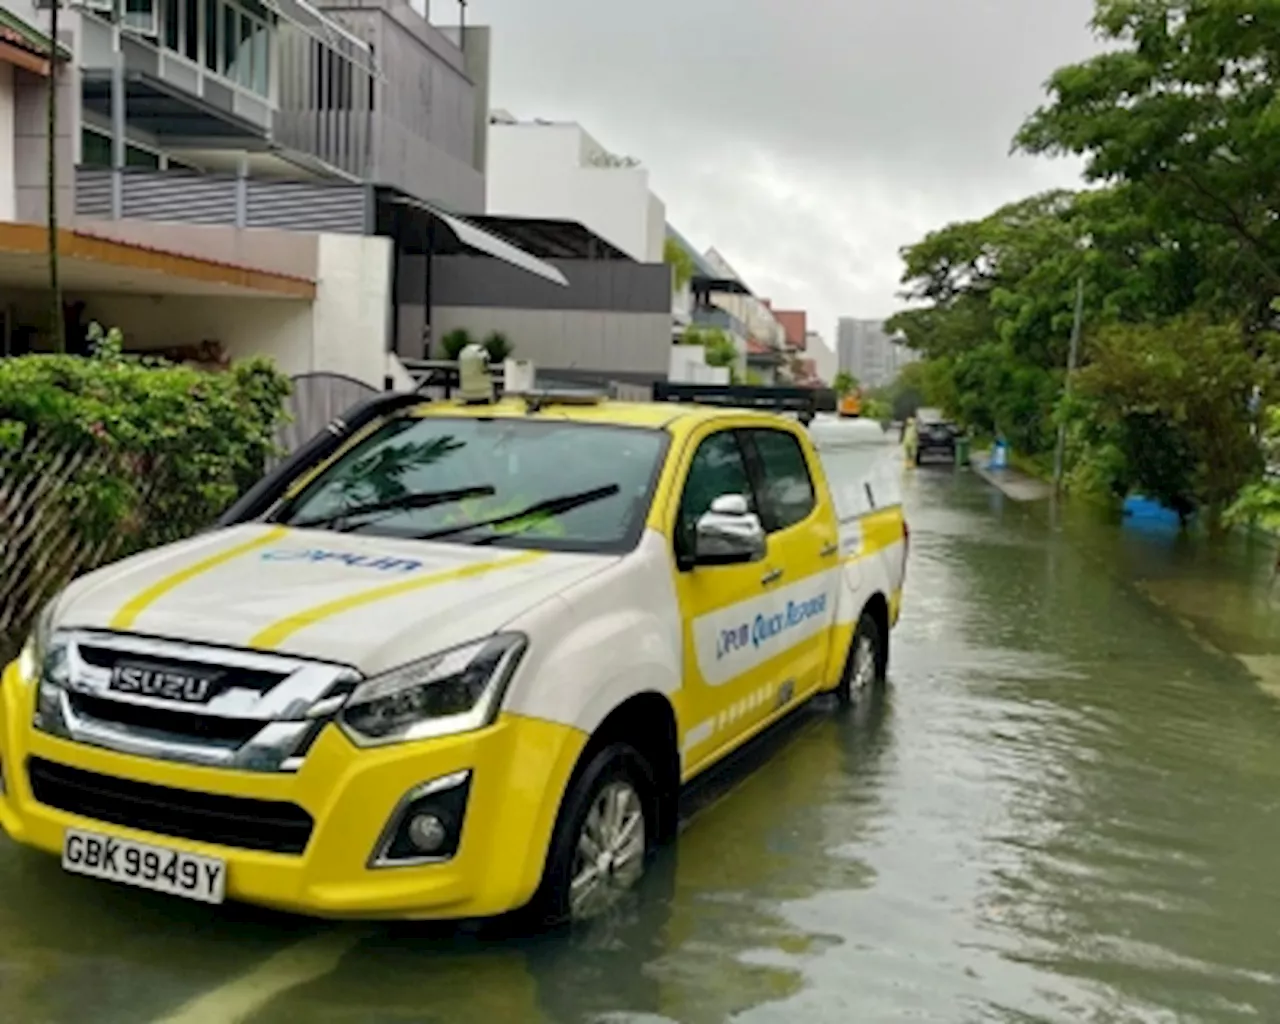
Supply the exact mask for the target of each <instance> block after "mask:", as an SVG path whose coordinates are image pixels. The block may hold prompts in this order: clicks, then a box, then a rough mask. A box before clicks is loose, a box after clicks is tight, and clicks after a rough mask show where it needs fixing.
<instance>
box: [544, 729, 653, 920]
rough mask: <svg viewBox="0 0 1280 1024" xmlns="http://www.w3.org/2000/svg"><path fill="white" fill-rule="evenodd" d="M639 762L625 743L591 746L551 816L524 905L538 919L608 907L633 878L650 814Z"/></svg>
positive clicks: (582, 916)
mask: <svg viewBox="0 0 1280 1024" xmlns="http://www.w3.org/2000/svg"><path fill="white" fill-rule="evenodd" d="M654 792H655V788H654V785H653V779H652V773H651V772H650V771H649V767H648V764H647V762H646V761H645V760H644V759H643V758H642V757H641V756H640V755H639V754H638V753H637V752H636V751H635V749H633V748H632V747H629V746H627V745H626V744H622V743H616V744H613V745H611V746H608V747H606V748H605V749H603V750H601V751H600V752H599V753H598V754H596V755H595V756H594V757H593V758H592V759H591V761H590V763H588V765H587V766H586V768H585V769H584V770H583V771H582V772H581V773H580V774H579V775H578V778H577V781H576V782H575V783H574V784H573V788H572V789H571V791H570V792H569V795H568V797H567V798H566V800H565V803H564V806H563V807H562V809H561V813H560V817H559V820H558V821H557V822H556V830H555V834H554V835H553V836H552V838H551V848H550V850H549V852H548V855H547V865H546V870H545V872H544V874H543V880H542V885H541V887H540V888H539V890H538V893H537V895H536V896H535V897H534V904H533V907H532V908H531V909H533V910H534V912H535V914H536V915H537V916H538V917H539V918H541V920H542V922H543V923H545V924H558V923H560V922H562V921H565V920H569V921H582V920H587V919H590V918H593V917H598V916H599V915H600V914H602V913H605V912H607V911H609V910H611V909H612V908H613V907H615V906H616V905H617V904H618V903H619V902H620V901H621V899H622V898H623V897H624V896H625V894H626V893H627V891H628V890H630V889H631V888H633V887H634V886H635V885H636V883H637V882H639V881H640V878H641V876H642V875H643V874H644V869H645V861H646V859H647V856H648V853H649V851H650V849H651V847H652V845H653V841H654V837H655V834H656V825H657V819H656V814H655V803H654V801H653V799H652V794H653V793H654Z"/></svg>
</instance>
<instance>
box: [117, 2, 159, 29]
mask: <svg viewBox="0 0 1280 1024" xmlns="http://www.w3.org/2000/svg"><path fill="white" fill-rule="evenodd" d="M124 26H125V28H131V29H133V31H135V32H141V33H142V34H143V35H148V36H153V35H155V34H156V0H124Z"/></svg>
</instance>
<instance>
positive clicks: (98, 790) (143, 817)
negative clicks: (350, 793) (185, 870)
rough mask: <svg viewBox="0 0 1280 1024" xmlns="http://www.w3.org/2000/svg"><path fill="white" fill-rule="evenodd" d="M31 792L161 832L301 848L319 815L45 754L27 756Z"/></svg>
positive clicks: (52, 803)
mask: <svg viewBox="0 0 1280 1024" xmlns="http://www.w3.org/2000/svg"><path fill="white" fill-rule="evenodd" d="M27 776H28V778H29V779H30V782H31V792H32V795H33V796H34V797H35V798H36V800H38V801H39V802H40V803H42V804H44V805H45V806H47V807H53V808H55V809H57V810H59V811H66V812H67V813H69V814H78V815H81V816H82V817H85V818H92V819H93V820H95V821H105V822H110V823H111V824H113V825H123V826H125V827H127V828H136V829H141V830H143V831H146V832H154V833H156V834H157V835H163V836H174V837H176V838H180V839H194V840H196V841H197V842H203V843H216V844H218V845H219V846H235V847H240V848H241V849H245V850H262V851H267V852H270V853H288V854H300V853H302V852H303V851H304V850H305V849H306V848H307V842H308V840H309V839H310V838H311V830H312V828H313V827H314V824H315V823H314V821H313V820H312V818H311V815H309V814H308V813H307V812H306V811H305V810H303V809H302V808H301V807H299V806H298V805H297V804H292V803H285V802H283V801H277V800H252V799H248V798H246V797H237V796H221V795H217V794H212V793H199V792H195V791H193V790H186V789H170V788H169V787H168V786H154V785H151V784H150V783H146V782H133V781H131V780H129V779H118V778H114V777H113V776H110V775H99V774H97V773H96V772H87V771H83V770H81V769H79V768H70V767H68V766H67V765H62V764H55V763H54V762H52V761H46V760H44V759H43V758H39V757H32V758H30V759H28V761H27Z"/></svg>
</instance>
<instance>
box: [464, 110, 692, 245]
mask: <svg viewBox="0 0 1280 1024" xmlns="http://www.w3.org/2000/svg"><path fill="white" fill-rule="evenodd" d="M486 189H487V195H488V198H487V201H486V210H487V212H488V213H489V214H491V215H498V216H515V217H550V218H555V219H559V220H567V221H576V222H578V223H581V224H583V225H585V226H586V227H587V228H589V229H590V230H591V231H593V232H595V233H596V234H598V235H599V236H600V237H602V238H604V239H606V240H607V241H609V242H610V243H611V244H613V245H614V246H616V247H617V248H619V249H621V250H622V251H623V252H625V253H626V254H627V255H628V256H630V257H631V258H632V259H635V260H637V261H639V262H641V263H660V262H661V261H662V247H663V242H664V240H665V239H666V205H665V204H664V203H663V202H662V200H661V199H660V198H658V196H657V195H655V194H654V192H653V190H652V189H651V188H650V183H649V172H648V170H647V169H645V167H644V166H643V165H642V164H641V163H640V162H639V161H638V160H636V159H634V158H632V157H626V156H618V155H617V154H614V153H612V152H610V151H609V150H608V149H606V148H605V147H604V145H603V144H601V143H600V142H599V141H598V140H597V139H596V138H595V137H594V136H592V135H591V134H590V133H589V132H587V131H586V129H584V128H583V127H582V126H581V125H580V124H577V123H576V122H572V121H543V120H533V121H521V120H518V119H517V118H515V117H514V116H513V115H511V114H510V113H508V112H507V111H504V110H495V111H494V112H493V113H492V114H491V116H490V119H489V141H488V164H487V178H486Z"/></svg>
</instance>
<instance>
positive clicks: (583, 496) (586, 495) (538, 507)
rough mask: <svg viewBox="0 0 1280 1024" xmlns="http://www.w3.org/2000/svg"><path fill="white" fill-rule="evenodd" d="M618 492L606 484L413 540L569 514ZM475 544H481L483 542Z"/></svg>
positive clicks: (612, 486)
mask: <svg viewBox="0 0 1280 1024" xmlns="http://www.w3.org/2000/svg"><path fill="white" fill-rule="evenodd" d="M620 490H621V488H620V487H619V486H618V485H617V484H608V485H606V486H604V487H596V488H594V489H592V490H590V491H579V492H578V493H577V494H565V495H562V496H560V497H558V498H547V499H546V500H545V501H539V502H537V503H535V504H533V505H530V506H529V507H528V508H525V509H521V510H520V511H519V512H512V513H510V514H509V515H505V516H494V518H492V519H481V520H480V521H479V522H476V523H468V524H466V525H465V526H449V527H446V528H445V529H443V530H432V531H431V532H430V533H420V534H418V536H416V537H415V538H414V540H439V539H440V538H442V537H452V536H454V535H455V534H459V533H469V532H470V531H472V530H481V529H484V528H485V527H486V526H505V525H506V524H507V523H515V522H519V521H520V520H521V519H528V518H530V517H533V516H555V515H559V514H560V513H561V512H571V511H572V510H573V509H575V508H579V507H580V506H582V505H590V504H591V503H592V502H593V501H603V500H604V499H605V498H612V497H613V496H614V495H615V494H617V493H618V492H619V491H620ZM499 536H500V535H499ZM490 539H493V540H497V539H498V537H497V536H495V537H493V538H490ZM477 543H483V541H479V542H477Z"/></svg>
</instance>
